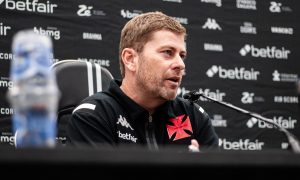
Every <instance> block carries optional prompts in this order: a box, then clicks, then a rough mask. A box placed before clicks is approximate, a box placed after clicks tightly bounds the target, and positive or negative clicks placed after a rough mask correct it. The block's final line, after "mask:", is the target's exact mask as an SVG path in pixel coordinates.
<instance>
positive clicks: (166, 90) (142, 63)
mask: <svg viewBox="0 0 300 180" xmlns="http://www.w3.org/2000/svg"><path fill="white" fill-rule="evenodd" d="M138 56H139V60H138V68H137V74H136V81H137V85H138V86H139V88H140V89H141V90H143V91H144V92H145V93H147V95H150V96H152V97H154V98H159V99H163V100H170V99H174V98H175V97H176V94H177V89H178V87H179V85H180V83H181V80H182V75H183V72H184V69H185V64H184V62H183V59H184V58H185V56H186V47H185V42H184V35H183V34H175V33H173V32H170V31H167V30H160V31H157V32H154V33H153V36H152V38H151V39H150V40H149V41H148V42H147V43H146V44H145V45H144V48H143V51H142V52H141V53H139V55H138Z"/></svg>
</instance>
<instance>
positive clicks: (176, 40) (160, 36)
mask: <svg viewBox="0 0 300 180" xmlns="http://www.w3.org/2000/svg"><path fill="white" fill-rule="evenodd" d="M146 44H148V45H152V46H155V47H156V48H160V47H165V46H166V47H173V48H176V49H179V50H183V51H185V50H186V47H185V34H179V33H175V32H172V31H169V30H159V31H155V32H153V33H152V35H151V38H150V39H149V41H148V42H147V43H146Z"/></svg>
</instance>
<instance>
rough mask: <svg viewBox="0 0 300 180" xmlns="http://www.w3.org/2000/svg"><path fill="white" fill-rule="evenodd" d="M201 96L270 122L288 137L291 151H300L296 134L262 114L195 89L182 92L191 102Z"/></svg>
mask: <svg viewBox="0 0 300 180" xmlns="http://www.w3.org/2000/svg"><path fill="white" fill-rule="evenodd" d="M201 96H202V97H204V98H205V99H208V100H210V101H212V102H215V103H217V104H220V105H222V106H225V107H227V108H230V109H233V110H236V111H238V112H240V113H243V114H246V115H248V116H250V117H254V118H256V119H260V120H262V121H264V122H266V123H268V124H271V125H273V126H275V127H276V128H278V129H279V131H282V132H283V133H284V134H285V135H286V137H287V139H288V142H289V144H290V146H291V148H292V150H293V152H294V153H300V143H299V141H298V139H297V138H296V136H295V135H293V134H292V133H291V132H289V131H288V130H287V129H285V128H283V127H281V126H280V125H279V124H277V123H276V122H274V121H273V120H272V119H269V118H266V117H263V116H261V115H259V114H257V113H254V112H250V111H247V110H245V109H242V108H240V107H237V106H234V105H232V104H230V103H227V102H222V101H218V100H216V99H214V98H211V97H209V96H206V95H205V94H203V93H200V92H198V91H196V90H193V91H190V92H188V93H186V94H184V95H183V98H184V99H188V100H189V101H191V102H196V101H198V100H199V98H200V97H201Z"/></svg>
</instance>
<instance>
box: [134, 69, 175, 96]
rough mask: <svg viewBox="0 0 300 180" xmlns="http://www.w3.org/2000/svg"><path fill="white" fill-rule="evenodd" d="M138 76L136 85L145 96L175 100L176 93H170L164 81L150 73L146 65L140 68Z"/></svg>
mask: <svg viewBox="0 0 300 180" xmlns="http://www.w3.org/2000/svg"><path fill="white" fill-rule="evenodd" d="M136 76H137V78H136V81H137V82H136V84H137V86H138V87H139V88H140V90H142V91H143V92H144V93H145V94H147V95H149V96H152V97H156V98H159V99H161V100H165V101H167V100H172V99H175V97H176V93H175V94H174V93H173V92H169V91H168V90H167V88H166V87H165V86H164V84H163V81H162V80H163V79H162V78H159V77H158V76H157V75H156V74H152V73H151V72H149V70H147V68H146V66H145V65H142V66H140V69H139V71H138V72H137V75H136ZM176 90H177V89H176Z"/></svg>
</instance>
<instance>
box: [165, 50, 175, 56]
mask: <svg viewBox="0 0 300 180" xmlns="http://www.w3.org/2000/svg"><path fill="white" fill-rule="evenodd" d="M163 53H165V54H166V55H168V56H172V55H173V51H172V50H170V49H167V50H164V51H163Z"/></svg>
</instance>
